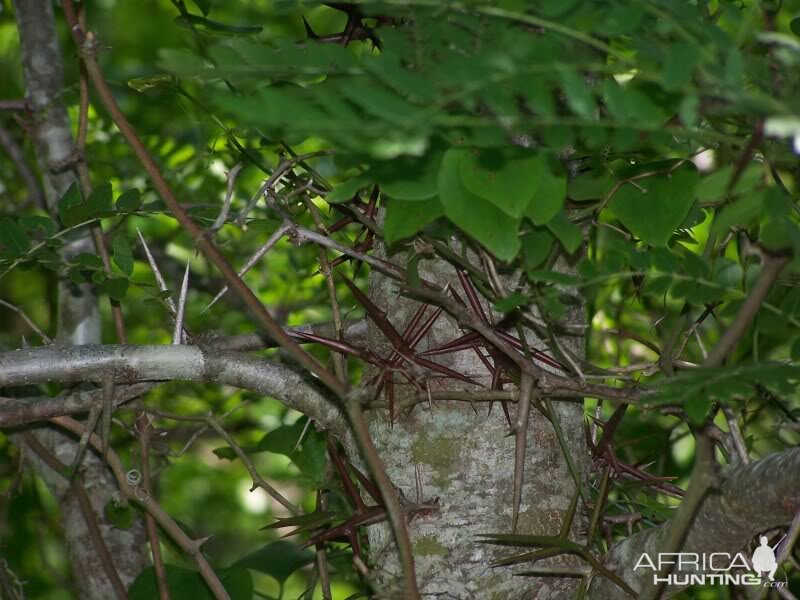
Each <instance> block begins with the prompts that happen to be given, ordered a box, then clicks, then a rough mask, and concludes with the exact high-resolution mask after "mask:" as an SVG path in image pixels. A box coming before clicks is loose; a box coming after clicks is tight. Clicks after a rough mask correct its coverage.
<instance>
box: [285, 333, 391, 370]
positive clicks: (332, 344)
mask: <svg viewBox="0 0 800 600" xmlns="http://www.w3.org/2000/svg"><path fill="white" fill-rule="evenodd" d="M290 335H291V336H292V337H293V338H296V339H300V340H305V341H308V342H314V343H316V344H322V345H323V346H327V347H328V348H330V349H332V350H335V351H336V352H340V353H342V354H349V355H351V356H355V357H356V358H358V359H360V360H363V361H364V362H368V363H371V364H374V365H376V366H382V365H383V361H381V360H380V359H378V357H376V356H375V355H374V354H373V353H372V352H370V351H368V350H364V349H363V348H358V347H357V346H353V345H351V344H348V343H347V342H343V341H342V340H337V339H334V338H329V337H325V336H323V335H317V334H315V333H310V332H306V331H295V332H292V333H291V334H290Z"/></svg>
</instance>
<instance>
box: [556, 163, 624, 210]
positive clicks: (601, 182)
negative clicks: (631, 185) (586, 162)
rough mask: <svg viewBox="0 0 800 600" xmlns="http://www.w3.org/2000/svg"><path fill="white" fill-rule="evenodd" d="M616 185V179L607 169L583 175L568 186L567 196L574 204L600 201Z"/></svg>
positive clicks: (587, 172)
mask: <svg viewBox="0 0 800 600" xmlns="http://www.w3.org/2000/svg"><path fill="white" fill-rule="evenodd" d="M615 183H616V178H615V177H614V176H613V175H612V174H611V173H610V172H608V171H607V170H606V169H602V170H591V171H586V172H584V173H581V174H580V175H578V176H577V177H575V179H573V180H572V181H570V182H569V184H568V185H567V196H569V198H570V200H572V201H574V202H584V201H587V200H600V199H601V198H603V197H604V196H605V195H606V194H607V193H608V192H609V191H610V190H611V188H612V187H613V186H614V184H615Z"/></svg>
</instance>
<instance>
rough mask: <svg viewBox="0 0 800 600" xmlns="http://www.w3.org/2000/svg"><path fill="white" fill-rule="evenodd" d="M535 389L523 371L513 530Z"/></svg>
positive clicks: (515, 454)
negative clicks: (532, 396)
mask: <svg viewBox="0 0 800 600" xmlns="http://www.w3.org/2000/svg"><path fill="white" fill-rule="evenodd" d="M532 391H533V378H532V377H531V376H530V375H528V374H527V373H522V376H521V378H520V382H519V403H518V404H517V420H516V423H514V432H515V433H516V436H517V440H516V446H515V448H514V498H513V499H512V502H513V503H514V505H513V509H512V517H511V532H512V533H513V532H515V531H516V530H517V521H518V519H519V507H520V503H521V502H522V482H523V478H524V476H525V446H526V444H527V435H528V417H529V416H530V410H531V392H532Z"/></svg>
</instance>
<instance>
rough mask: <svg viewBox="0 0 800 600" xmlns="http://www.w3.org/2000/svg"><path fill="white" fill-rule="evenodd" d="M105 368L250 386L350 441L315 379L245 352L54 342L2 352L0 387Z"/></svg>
mask: <svg viewBox="0 0 800 600" xmlns="http://www.w3.org/2000/svg"><path fill="white" fill-rule="evenodd" d="M108 372H112V373H114V376H115V382H116V383H119V384H135V383H137V382H141V381H171V380H183V381H198V382H206V383H221V384H224V385H230V386H234V387H238V388H242V389H248V390H253V391H255V392H258V393H261V394H264V395H265V396H270V397H272V398H276V399H277V400H280V401H281V402H283V403H284V404H286V406H288V407H289V408H293V409H294V410H297V411H300V412H302V413H305V414H307V415H309V416H311V417H313V418H314V420H315V421H316V422H317V424H318V426H319V427H320V428H322V429H326V430H329V431H331V432H332V433H333V434H335V435H337V436H339V437H340V439H342V441H343V442H344V443H345V444H346V445H348V446H349V444H350V442H349V441H348V440H349V438H348V435H349V428H348V426H347V421H346V419H345V417H344V416H343V415H342V413H341V411H340V409H339V407H338V405H337V404H335V403H334V402H333V401H332V400H331V399H330V398H329V397H328V396H327V395H326V394H325V392H324V391H323V390H322V389H321V388H320V387H319V386H317V385H316V384H315V383H314V381H313V380H310V379H307V378H306V377H305V375H304V374H301V373H298V372H297V371H295V370H294V369H292V368H290V367H288V366H286V365H283V364H280V363H276V362H272V361H269V360H265V359H261V358H256V357H252V356H248V355H246V354H239V353H236V352H222V351H218V350H216V349H209V348H201V347H198V346H165V345H159V346H125V345H107V346H103V345H86V346H80V347H77V346H58V345H52V346H43V347H40V348H26V349H23V350H15V351H13V352H4V353H2V354H0V387H10V386H19V385H30V384H36V383H45V382H48V381H59V382H62V383H68V382H83V381H95V382H100V381H101V379H102V377H103V374H104V373H108ZM89 393H90V392H86V394H87V395H88V394H89ZM77 401H80V400H78V399H74V398H73V399H71V402H77ZM15 402H17V403H21V402H25V401H24V400H16V401H15Z"/></svg>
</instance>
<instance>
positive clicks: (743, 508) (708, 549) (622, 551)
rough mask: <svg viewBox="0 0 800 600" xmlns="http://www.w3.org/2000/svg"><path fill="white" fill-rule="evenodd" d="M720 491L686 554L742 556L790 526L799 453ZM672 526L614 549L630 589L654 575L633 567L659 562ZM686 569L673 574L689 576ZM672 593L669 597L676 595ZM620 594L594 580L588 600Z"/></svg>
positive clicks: (613, 563)
mask: <svg viewBox="0 0 800 600" xmlns="http://www.w3.org/2000/svg"><path fill="white" fill-rule="evenodd" d="M723 477H724V481H723V483H722V484H721V486H720V487H719V489H718V490H716V491H712V492H710V493H709V494H708V495H706V497H705V499H704V501H703V503H702V504H701V506H700V509H699V510H698V512H697V515H696V517H695V519H694V521H693V522H692V524H691V526H690V527H689V531H688V533H687V535H686V540H685V542H684V544H683V548H682V552H694V553H698V554H703V553H705V554H706V555H708V554H710V553H712V552H729V553H734V552H738V551H740V550H741V549H742V548H743V547H744V546H745V544H747V543H748V542H749V541H750V540H752V539H753V537H754V536H755V535H757V534H758V533H761V532H763V531H766V530H768V529H773V528H776V527H782V526H785V525H787V524H788V523H789V522H790V521H791V520H792V518H793V517H794V515H795V514H796V513H797V511H798V510H799V509H800V448H792V449H790V450H785V451H783V452H778V453H776V454H772V455H770V456H768V457H766V458H763V459H761V460H759V461H757V462H752V463H750V464H748V465H740V466H737V467H735V468H732V469H730V470H729V471H728V472H727V473H724V474H723ZM671 524H672V522H671V521H667V522H666V523H664V524H662V525H660V526H658V527H653V528H651V529H647V530H645V531H642V532H640V533H637V534H636V535H633V536H631V537H629V538H626V539H625V540H623V541H622V542H620V543H619V544H617V545H616V546H614V547H613V548H612V549H611V551H610V552H609V554H608V556H607V564H608V566H609V567H610V568H613V569H614V570H615V571H616V573H617V575H619V576H620V577H622V579H624V580H625V581H626V582H627V583H628V584H629V585H630V586H631V587H633V588H634V589H636V590H639V589H641V587H642V583H643V581H644V579H645V578H647V577H652V573H653V571H652V570H650V569H641V568H640V569H638V570H635V571H634V566H635V565H636V563H637V561H638V560H639V559H640V558H641V556H642V554H644V553H647V554H648V555H649V556H650V557H651V559H652V560H653V561H654V562H655V561H656V559H657V554H658V552H659V549H660V548H662V547H663V542H664V539H666V537H667V536H668V535H669V531H670V526H671ZM692 572H693V571H691V570H689V569H687V568H684V569H682V570H679V569H677V566H676V569H675V570H674V571H673V573H674V574H681V575H685V574H691V573H692ZM678 591H679V589H677V588H675V587H671V588H668V589H667V594H673V593H676V592H678ZM618 592H619V590H618V589H617V588H616V586H615V585H614V584H613V583H612V582H610V581H608V580H606V579H602V578H599V577H596V578H595V579H594V580H593V582H592V586H591V588H590V590H589V598H592V599H605V598H617V597H619V596H618Z"/></svg>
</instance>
